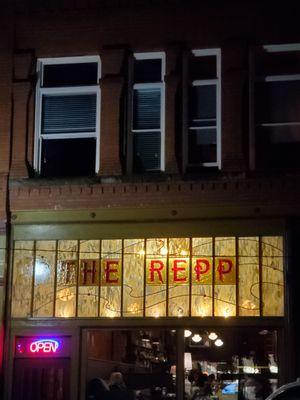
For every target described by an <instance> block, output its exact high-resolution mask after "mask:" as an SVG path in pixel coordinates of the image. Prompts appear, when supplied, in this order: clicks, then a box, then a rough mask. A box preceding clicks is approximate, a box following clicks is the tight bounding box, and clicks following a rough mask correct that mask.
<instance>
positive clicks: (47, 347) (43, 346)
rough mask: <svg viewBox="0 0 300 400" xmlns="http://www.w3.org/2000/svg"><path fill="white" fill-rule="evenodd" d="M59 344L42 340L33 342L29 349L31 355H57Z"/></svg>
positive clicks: (54, 341) (55, 341)
mask: <svg viewBox="0 0 300 400" xmlns="http://www.w3.org/2000/svg"><path fill="white" fill-rule="evenodd" d="M58 348H59V342H58V341H57V340H54V339H40V340H36V341H34V342H32V343H31V344H30V347H29V351H30V352H31V353H56V350H57V349H58Z"/></svg>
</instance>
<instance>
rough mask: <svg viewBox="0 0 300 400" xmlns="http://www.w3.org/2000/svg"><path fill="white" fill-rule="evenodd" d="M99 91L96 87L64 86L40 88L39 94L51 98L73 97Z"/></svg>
mask: <svg viewBox="0 0 300 400" xmlns="http://www.w3.org/2000/svg"><path fill="white" fill-rule="evenodd" d="M97 90H99V86H98V85H92V86H70V87H68V86H64V87H57V88H55V87H51V88H40V93H41V94H42V95H45V94H46V95H47V94H51V95H53V96H61V95H66V96H73V95H74V94H80V95H81V94H92V93H96V92H97Z"/></svg>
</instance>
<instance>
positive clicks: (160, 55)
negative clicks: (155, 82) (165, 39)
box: [133, 51, 166, 82]
mask: <svg viewBox="0 0 300 400" xmlns="http://www.w3.org/2000/svg"><path fill="white" fill-rule="evenodd" d="M133 57H134V58H135V59H136V60H159V59H161V82H163V80H164V76H165V75H166V53H165V52H164V51H153V52H147V53H133Z"/></svg>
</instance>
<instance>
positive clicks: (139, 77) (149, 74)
mask: <svg viewBox="0 0 300 400" xmlns="http://www.w3.org/2000/svg"><path fill="white" fill-rule="evenodd" d="M161 80H162V76H161V59H153V60H134V83H145V82H161Z"/></svg>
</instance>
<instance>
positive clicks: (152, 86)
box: [133, 82, 164, 90]
mask: <svg viewBox="0 0 300 400" xmlns="http://www.w3.org/2000/svg"><path fill="white" fill-rule="evenodd" d="M163 84H164V83H163V82H152V83H151V82H149V83H135V84H134V85H133V90H138V89H161V88H162V85H163Z"/></svg>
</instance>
